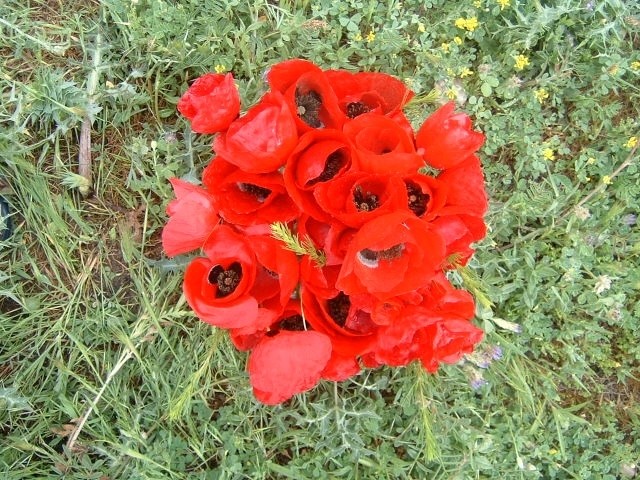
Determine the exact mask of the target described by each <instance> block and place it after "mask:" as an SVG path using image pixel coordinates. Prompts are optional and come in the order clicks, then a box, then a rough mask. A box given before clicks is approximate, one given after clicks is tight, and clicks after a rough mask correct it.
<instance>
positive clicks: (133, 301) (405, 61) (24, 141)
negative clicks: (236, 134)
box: [0, 0, 640, 480]
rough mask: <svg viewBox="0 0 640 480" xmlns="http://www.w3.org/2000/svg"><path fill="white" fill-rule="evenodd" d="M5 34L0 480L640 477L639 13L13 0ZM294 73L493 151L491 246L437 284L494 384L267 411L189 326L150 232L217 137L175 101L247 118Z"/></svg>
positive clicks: (402, 386)
mask: <svg viewBox="0 0 640 480" xmlns="http://www.w3.org/2000/svg"><path fill="white" fill-rule="evenodd" d="M473 18H476V19H477V25H474V24H473V23H468V25H470V28H467V29H465V28H460V27H458V26H456V20H458V19H466V20H467V21H468V20H469V19H473ZM0 29H1V33H2V35H1V36H0V52H1V53H2V57H1V60H0V61H1V62H2V68H1V69H0V92H1V93H2V102H1V103H0V194H1V195H3V196H4V197H5V198H6V199H7V200H8V201H9V202H10V203H11V205H12V208H13V210H14V212H15V213H14V215H13V218H12V220H13V223H14V226H15V229H14V233H13V235H12V236H11V238H9V239H8V240H7V241H4V242H0V474H1V475H2V478H7V479H40V478H58V477H63V478H82V479H90V478H94V479H102V480H106V479H121V478H131V479H138V478H144V479H146V478H149V479H165V478H171V479H187V478H189V479H192V478H193V479H236V478H251V479H253V478H257V479H260V478H264V479H270V478H296V479H299V478H349V479H351V478H375V479H379V478H393V479H395V478H419V479H421V478H434V479H441V478H442V479H466V478H477V479H481V478H482V479H492V478H504V479H510V478H522V479H528V478H543V479H565V478H569V479H617V478H633V477H634V476H636V466H635V465H636V463H638V462H640V453H639V452H640V410H639V407H638V399H639V398H640V378H639V366H640V346H639V345H640V342H638V319H640V268H638V264H639V263H640V262H639V255H640V235H639V234H638V223H637V214H638V205H639V204H640V200H639V196H640V195H639V193H640V173H639V172H638V159H637V153H636V149H635V147H634V142H633V140H632V138H633V137H636V138H637V137H638V136H640V135H639V128H638V118H639V107H638V96H639V93H640V87H639V85H640V82H639V81H638V79H639V77H640V53H639V51H640V48H639V47H640V10H639V7H638V4H637V2H635V1H633V0H628V1H621V0H604V1H595V0H592V1H577V0H559V1H556V2H551V1H541V0H531V1H525V0H520V1H515V0H511V1H510V2H509V1H503V2H497V1H494V0H480V1H477V2H471V1H465V2H446V1H444V0H440V1H438V0H433V1H425V0H420V1H419V0H407V1H403V2H400V1H389V2H377V1H365V0H319V1H310V0H308V1H306V0H281V1H275V0H268V1H267V0H254V1H240V0H227V1H223V0H198V1H196V0H188V1H180V2H178V1H162V0H130V1H125V0H105V1H102V2H97V1H96V2H93V3H87V2H81V1H79V0H75V1H74V0H72V1H69V2H63V1H44V0H31V1H28V2H27V3H26V4H25V2H23V1H20V2H18V1H16V0H7V1H5V2H3V3H2V5H1V6H0ZM519 55H522V56H524V57H526V60H527V61H528V63H527V62H524V61H523V60H525V59H524V58H523V57H520V59H521V63H520V66H523V68H521V69H518V68H517V66H518V64H517V59H518V58H519V57H518V56H519ZM293 57H301V58H307V59H309V60H312V61H314V62H317V63H318V64H319V65H321V66H323V67H327V68H328V67H334V68H346V69H351V70H373V71H382V72H386V73H389V74H393V75H396V76H398V77H399V78H402V79H403V80H404V81H406V82H407V83H408V84H409V85H410V86H411V87H412V88H413V89H414V90H415V91H416V93H417V100H416V101H415V102H414V103H413V104H412V105H411V106H410V109H409V115H410V117H411V119H412V120H413V121H415V122H416V124H418V123H419V122H421V121H422V120H423V119H424V118H425V116H426V115H428V114H429V113H430V112H432V111H433V110H434V109H435V108H436V106H437V103H438V102H439V101H444V100H446V99H447V97H449V98H453V99H454V100H455V101H456V102H457V104H458V106H459V108H460V109H461V110H464V111H466V112H467V113H469V114H470V115H471V116H472V117H473V118H474V121H475V124H476V125H477V127H478V128H479V129H481V130H482V131H484V132H485V133H486V135H487V143H486V145H485V147H484V148H483V151H482V160H483V165H484V169H485V175H486V179H487V184H488V191H489V193H490V197H491V209H490V212H489V215H488V217H487V222H488V225H489V227H490V232H489V235H488V237H487V238H486V240H484V241H483V242H482V243H481V244H479V245H478V249H477V255H476V257H475V259H474V261H473V262H472V265H471V268H470V269H469V270H466V271H460V272H458V274H457V275H456V278H455V280H456V281H458V282H459V283H460V284H464V285H465V287H466V288H469V289H471V290H472V291H473V292H474V293H475V294H476V298H477V299H478V323H479V325H481V326H482V327H483V328H484V329H485V331H486V332H487V336H486V340H485V342H484V344H483V345H482V347H481V350H482V351H490V350H491V349H493V348H494V347H495V346H500V347H501V348H502V351H503V357H502V359H500V360H496V361H494V362H493V363H491V365H490V366H489V368H486V369H482V368H480V367H479V366H478V365H477V364H476V363H474V358H471V359H468V360H467V361H466V362H464V363H463V364H460V365H454V366H446V367H444V368H442V369H441V371H440V372H439V373H438V374H437V375H435V376H431V375H427V374H425V373H423V372H422V371H421V370H420V369H419V368H417V367H415V366H410V367H408V368H405V369H379V370H375V371H365V372H363V373H362V374H361V375H359V376H357V377H356V378H354V379H353V380H351V381H348V382H344V383H341V384H333V383H329V382H325V383H322V384H321V385H320V386H319V387H317V388H316V389H314V390H313V391H311V392H309V393H307V394H305V395H300V396H297V397H296V398H294V399H293V400H291V401H290V402H288V403H286V404H285V405H282V406H279V407H275V408H272V407H264V406H262V405H259V404H257V403H256V402H255V400H254V399H253V397H252V395H251V391H250V386H249V383H248V379H247V374H246V372H245V361H246V356H245V355H244V354H240V353H238V352H236V351H235V350H234V349H233V348H232V346H231V345H230V343H229V342H228V340H227V339H226V337H225V336H224V334H223V333H221V332H219V331H216V330H214V329H212V328H210V327H209V326H207V325H204V324H202V323H200V322H199V321H198V320H197V319H195V318H194V316H193V315H192V314H191V313H190V311H189V309H188V307H187V305H186V304H185V302H184V299H183V298H182V297H181V289H180V282H181V273H180V272H181V269H182V268H183V267H184V264H185V262H186V260H185V259H177V260H173V261H169V260H167V259H166V258H164V257H163V256H162V254H161V249H160V245H159V233H160V230H161V228H162V225H163V223H164V221H165V220H166V217H165V213H164V207H165V205H166V203H167V201H168V200H169V199H170V198H171V191H170V186H169V184H168V181H167V180H168V179H169V178H170V177H173V176H180V177H183V178H186V179H191V180H194V179H196V178H197V175H198V174H199V173H200V171H201V169H202V167H203V166H204V165H205V164H206V163H207V162H208V161H209V159H210V156H211V151H210V142H211V138H207V137H206V136H196V135H193V134H192V133H191V132H190V130H189V128H188V125H187V123H186V122H185V120H184V119H182V118H179V117H178V116H177V115H176V108H175V105H176V102H177V99H178V98H179V96H180V95H181V93H182V92H184V90H185V89H186V88H187V86H188V85H189V83H190V82H191V81H192V80H193V79H195V78H196V77H197V76H199V75H201V74H203V73H205V72H208V71H212V70H213V69H214V68H216V66H217V67H218V68H219V69H222V68H224V69H226V70H227V71H233V73H234V76H235V77H236V78H237V82H238V85H239V88H240V90H241V94H242V98H243V99H245V103H244V107H245V108H248V107H249V106H250V105H251V103H253V102H254V101H255V100H256V99H257V98H258V97H259V96H260V95H261V93H262V92H263V91H264V89H265V85H264V80H263V74H264V72H265V70H266V69H267V68H268V67H269V65H270V64H272V63H275V62H277V61H280V60H283V59H286V58H293ZM85 118H88V119H89V121H90V122H91V125H92V130H91V139H92V156H93V185H92V189H91V194H90V195H89V196H86V197H85V196H84V195H82V194H81V192H85V191H86V190H87V189H88V187H89V185H87V183H86V181H84V179H83V178H82V177H80V176H78V174H77V157H78V142H79V132H80V129H81V125H82V122H83V120H84V119H85ZM518 332H520V333H518ZM476 361H477V358H476ZM478 380H483V381H484V383H483V382H482V381H478ZM471 383H474V386H476V387H478V385H479V387H478V388H472V386H471Z"/></svg>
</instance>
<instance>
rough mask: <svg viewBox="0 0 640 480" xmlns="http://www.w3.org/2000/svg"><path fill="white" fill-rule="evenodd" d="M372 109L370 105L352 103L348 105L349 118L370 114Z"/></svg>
mask: <svg viewBox="0 0 640 480" xmlns="http://www.w3.org/2000/svg"><path fill="white" fill-rule="evenodd" d="M370 111H371V108H370V107H369V105H367V104H365V103H362V102H351V103H348V104H347V117H349V118H356V117H358V116H360V115H362V114H363V113H367V112H370Z"/></svg>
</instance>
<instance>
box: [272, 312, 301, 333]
mask: <svg viewBox="0 0 640 480" xmlns="http://www.w3.org/2000/svg"><path fill="white" fill-rule="evenodd" d="M304 326H305V325H304V319H303V318H302V315H291V316H290V317H287V318H283V319H282V320H280V321H279V322H278V329H279V330H289V331H291V332H302V331H304V330H306V329H305V328H304Z"/></svg>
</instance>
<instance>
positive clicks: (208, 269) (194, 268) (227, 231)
mask: <svg viewBox="0 0 640 480" xmlns="http://www.w3.org/2000/svg"><path fill="white" fill-rule="evenodd" d="M204 253H205V255H206V258H204V257H199V258H196V259H194V260H193V261H192V262H191V263H190V264H189V265H188V266H187V269H186V271H185V274H184V284H183V289H184V295H185V297H186V299H187V302H188V303H189V306H191V308H192V309H193V311H194V312H195V313H196V315H198V317H199V318H200V319H201V320H203V321H205V322H207V323H210V324H211V325H215V326H216V327H221V328H246V327H250V329H251V328H253V330H257V326H256V320H257V317H258V301H257V300H256V299H255V298H254V297H253V296H252V295H251V293H250V292H251V289H252V287H253V285H254V281H255V278H256V270H257V264H256V258H255V254H254V253H253V250H252V249H251V246H250V244H249V243H248V242H247V241H246V240H245V238H244V237H242V236H241V235H239V234H237V233H236V232H234V231H233V229H232V228H231V227H228V226H226V225H219V226H218V227H217V228H216V229H215V230H214V231H213V233H211V235H210V236H209V239H208V240H207V242H206V243H205V245H204Z"/></svg>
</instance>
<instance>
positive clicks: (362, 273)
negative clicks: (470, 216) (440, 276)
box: [336, 211, 445, 300]
mask: <svg viewBox="0 0 640 480" xmlns="http://www.w3.org/2000/svg"><path fill="white" fill-rule="evenodd" d="M444 259H445V243H444V241H443V240H442V238H441V237H440V236H439V235H438V234H437V233H434V232H433V231H431V228H430V226H429V224H428V223H426V222H423V221H422V220H420V219H418V218H416V217H415V216H414V215H413V214H411V213H408V212H402V211H400V212H396V213H391V214H388V215H383V216H381V217H378V218H376V219H374V220H372V221H370V222H369V223H366V224H364V225H363V226H362V228H361V229H360V231H359V232H358V233H357V234H356V235H355V236H354V237H353V240H352V241H351V244H350V245H349V249H348V251H347V254H346V256H345V260H344V263H343V264H342V270H341V271H340V276H339V278H338V281H337V282H336V286H337V287H338V288H339V289H341V290H343V291H344V292H346V293H347V294H349V295H354V294H360V293H370V294H371V295H374V296H375V297H377V298H379V299H381V300H384V299H385V298H391V297H394V296H397V295H401V294H404V293H408V292H411V291H414V290H416V289H418V288H420V287H421V286H422V285H424V284H425V283H426V282H427V281H428V280H429V279H431V278H432V277H433V276H434V275H435V273H436V272H437V271H438V270H439V269H440V268H441V267H442V265H443V262H444Z"/></svg>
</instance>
